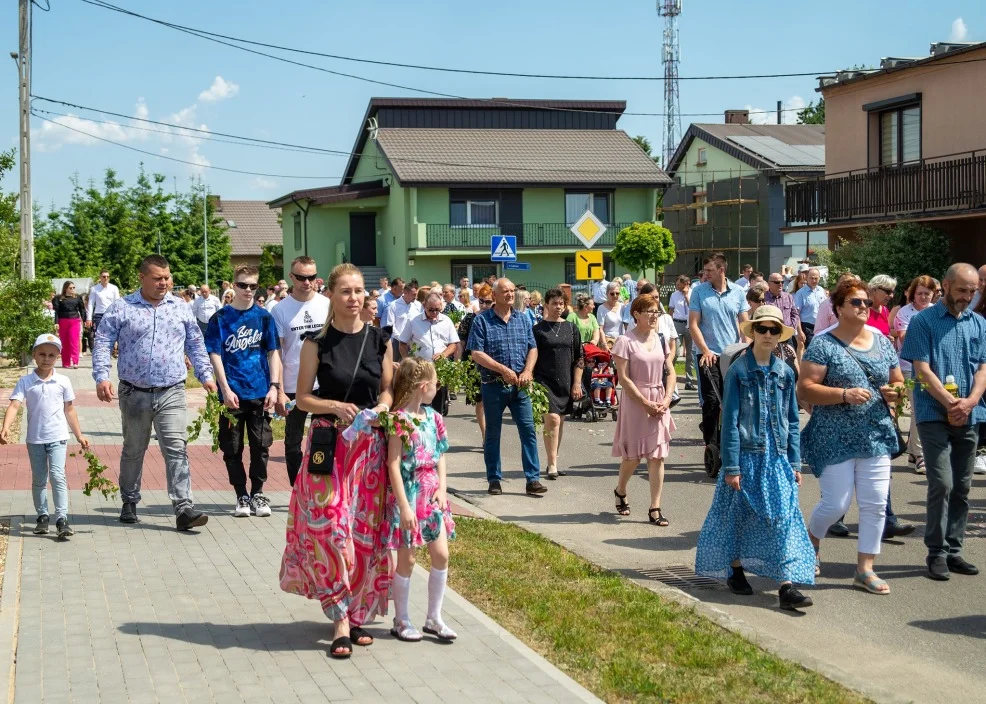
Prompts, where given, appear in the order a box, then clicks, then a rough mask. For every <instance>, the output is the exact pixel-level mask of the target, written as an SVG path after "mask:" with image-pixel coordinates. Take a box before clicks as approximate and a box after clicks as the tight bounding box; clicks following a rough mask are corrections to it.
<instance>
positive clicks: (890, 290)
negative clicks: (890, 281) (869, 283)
mask: <svg viewBox="0 0 986 704" xmlns="http://www.w3.org/2000/svg"><path fill="white" fill-rule="evenodd" d="M880 290H881V291H883V292H884V293H885V294H887V295H888V296H892V295H894V289H892V288H883V287H882V286H881V287H880Z"/></svg>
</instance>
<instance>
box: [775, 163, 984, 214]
mask: <svg viewBox="0 0 986 704" xmlns="http://www.w3.org/2000/svg"><path fill="white" fill-rule="evenodd" d="M984 206H986V151H977V152H966V153H963V154H952V155H949V156H947V157H940V158H936V159H922V160H921V161H917V162H913V163H910V164H904V165H901V166H894V167H878V168H873V169H867V170H865V171H859V172H848V173H843V174H832V175H829V176H825V177H823V178H819V179H815V180H812V181H804V182H802V183H789V184H788V185H787V189H786V207H787V213H786V220H787V223H788V225H792V224H808V225H812V224H822V223H829V222H846V221H849V222H851V221H853V220H863V219H873V218H879V217H886V216H901V215H909V214H920V213H926V212H937V211H963V210H971V209H975V208H982V207H984Z"/></svg>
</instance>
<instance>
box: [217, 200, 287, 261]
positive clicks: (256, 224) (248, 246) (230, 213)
mask: <svg viewBox="0 0 986 704" xmlns="http://www.w3.org/2000/svg"><path fill="white" fill-rule="evenodd" d="M278 213H280V209H279V208H278V209H275V210H271V209H270V208H268V207H267V203H265V202H264V201H262V200H223V199H222V198H220V199H219V205H218V207H217V209H216V216H217V217H219V218H222V220H224V221H225V223H226V224H227V226H228V227H229V229H228V230H226V234H227V235H228V236H229V244H230V247H231V248H232V252H231V254H232V255H233V256H260V252H261V250H262V249H263V246H264V245H265V244H281V242H282V235H281V226H280V225H279V224H278V222H277V216H278Z"/></svg>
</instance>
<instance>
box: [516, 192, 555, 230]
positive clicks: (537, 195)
mask: <svg viewBox="0 0 986 704" xmlns="http://www.w3.org/2000/svg"><path fill="white" fill-rule="evenodd" d="M523 203H524V222H525V223H526V222H565V189H564V188H525V189H524V194H523Z"/></svg>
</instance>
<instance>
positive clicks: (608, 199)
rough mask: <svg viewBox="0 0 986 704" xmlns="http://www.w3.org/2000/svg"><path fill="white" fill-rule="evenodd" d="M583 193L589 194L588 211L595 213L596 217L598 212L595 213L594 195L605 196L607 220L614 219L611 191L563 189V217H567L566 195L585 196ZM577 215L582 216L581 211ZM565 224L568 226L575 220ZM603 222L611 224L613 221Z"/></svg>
mask: <svg viewBox="0 0 986 704" xmlns="http://www.w3.org/2000/svg"><path fill="white" fill-rule="evenodd" d="M585 195H587V196H589V211H590V212H592V214H593V215H596V217H599V216H598V214H597V213H596V196H603V197H605V198H606V209H607V210H608V211H609V212H608V213H607V214H606V219H607V220H610V221H612V220H614V219H615V216H614V215H613V193H612V192H611V191H565V218H566V220H567V219H568V196H585ZM579 217H582V214H581V213H580V214H579ZM565 224H566V225H569V226H571V225H574V224H575V220H572V221H571V222H567V223H565ZM603 224H604V225H612V224H613V223H612V222H605V223H603Z"/></svg>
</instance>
